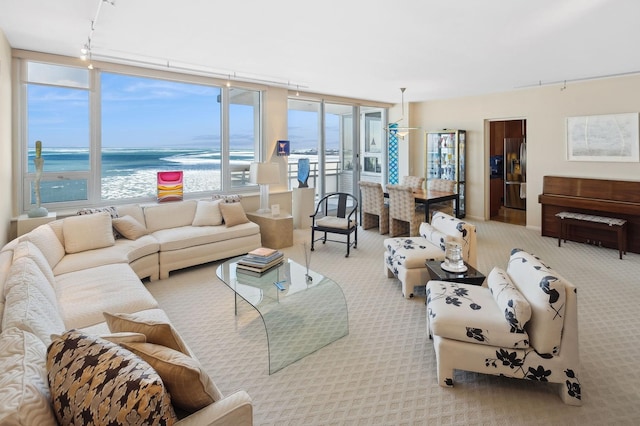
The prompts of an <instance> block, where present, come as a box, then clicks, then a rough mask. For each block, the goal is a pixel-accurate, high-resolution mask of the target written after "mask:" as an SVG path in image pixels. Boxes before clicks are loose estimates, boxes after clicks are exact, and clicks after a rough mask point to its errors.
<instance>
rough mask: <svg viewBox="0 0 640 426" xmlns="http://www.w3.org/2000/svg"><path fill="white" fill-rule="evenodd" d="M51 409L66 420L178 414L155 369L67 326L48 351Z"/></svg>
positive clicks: (120, 421)
mask: <svg viewBox="0 0 640 426" xmlns="http://www.w3.org/2000/svg"><path fill="white" fill-rule="evenodd" d="M47 371H48V381H49V388H50V390H51V397H52V401H53V410H54V412H55V414H56V417H57V419H58V422H59V423H60V424H66V425H72V424H75V425H85V424H94V425H98V424H101V425H172V424H173V423H174V422H175V421H176V420H177V418H176V414H175V412H174V410H173V407H172V406H171V399H170V396H169V393H168V392H167V390H166V389H165V387H164V384H163V383H162V379H161V378H160V376H159V375H158V373H156V371H155V370H154V369H153V368H152V367H151V366H150V365H149V364H148V363H147V362H146V361H144V360H142V359H141V358H140V357H138V356H137V355H135V354H133V353H132V352H130V351H128V350H126V349H124V348H122V347H120V346H118V345H117V344H115V343H112V342H109V341H106V340H104V339H101V338H99V337H96V336H90V335H87V334H84V333H82V332H80V331H77V330H71V331H68V332H66V333H64V334H63V335H62V336H57V337H55V338H54V339H53V342H52V343H51V345H50V346H49V348H48V350H47Z"/></svg>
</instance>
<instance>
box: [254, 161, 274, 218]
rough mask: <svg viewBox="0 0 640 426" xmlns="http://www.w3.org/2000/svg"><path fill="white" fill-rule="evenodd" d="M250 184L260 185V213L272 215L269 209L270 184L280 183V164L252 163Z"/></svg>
mask: <svg viewBox="0 0 640 426" xmlns="http://www.w3.org/2000/svg"><path fill="white" fill-rule="evenodd" d="M249 182H251V183H257V184H258V185H260V209H259V210H258V213H271V209H270V208H269V184H270V183H280V167H279V166H278V163H251V166H250V167H249Z"/></svg>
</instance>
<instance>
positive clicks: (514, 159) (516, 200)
mask: <svg viewBox="0 0 640 426" xmlns="http://www.w3.org/2000/svg"><path fill="white" fill-rule="evenodd" d="M504 206H505V207H508V208H512V209H520V210H526V208H527V143H526V141H525V139H524V138H505V140H504Z"/></svg>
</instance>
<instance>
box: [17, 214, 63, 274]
mask: <svg viewBox="0 0 640 426" xmlns="http://www.w3.org/2000/svg"><path fill="white" fill-rule="evenodd" d="M61 222H62V221H61ZM60 224H61V223H60ZM20 241H31V242H32V243H33V244H35V245H36V247H38V249H40V251H41V252H42V254H43V255H44V257H45V258H46V259H47V262H49V266H51V268H54V267H55V266H56V265H57V264H58V262H60V259H62V257H63V256H64V254H65V251H64V246H63V245H62V243H61V242H60V240H59V239H58V236H57V235H56V233H55V232H54V231H53V229H52V228H51V227H50V226H49V225H46V224H45V225H40V226H38V227H37V228H36V229H34V230H33V231H31V232H29V233H28V234H25V235H23V236H22V237H20Z"/></svg>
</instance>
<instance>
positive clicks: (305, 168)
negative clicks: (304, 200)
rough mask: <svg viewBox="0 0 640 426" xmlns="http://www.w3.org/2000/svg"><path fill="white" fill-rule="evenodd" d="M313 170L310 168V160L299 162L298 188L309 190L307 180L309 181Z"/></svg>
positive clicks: (303, 159)
mask: <svg viewBox="0 0 640 426" xmlns="http://www.w3.org/2000/svg"><path fill="white" fill-rule="evenodd" d="M310 171H311V168H310V166H309V159H308V158H301V159H299V160H298V188H308V187H309V185H308V184H307V180H309V172H310Z"/></svg>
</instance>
